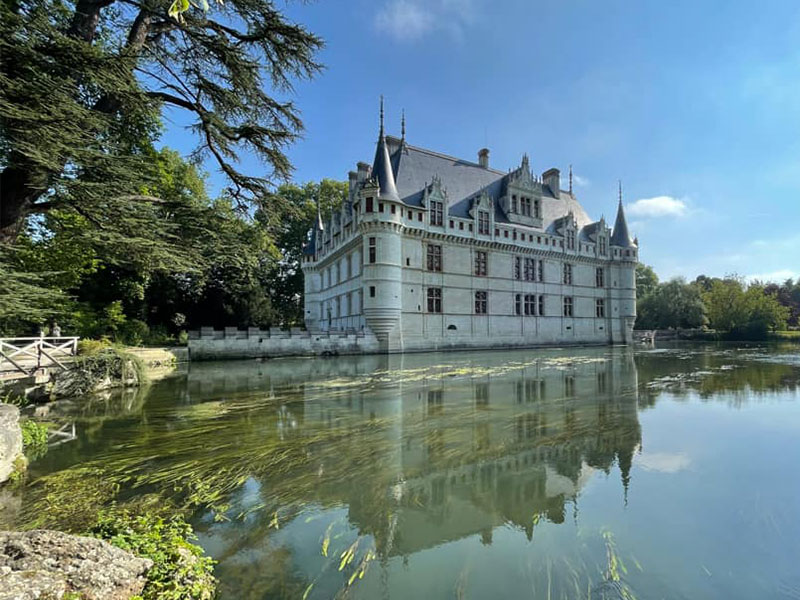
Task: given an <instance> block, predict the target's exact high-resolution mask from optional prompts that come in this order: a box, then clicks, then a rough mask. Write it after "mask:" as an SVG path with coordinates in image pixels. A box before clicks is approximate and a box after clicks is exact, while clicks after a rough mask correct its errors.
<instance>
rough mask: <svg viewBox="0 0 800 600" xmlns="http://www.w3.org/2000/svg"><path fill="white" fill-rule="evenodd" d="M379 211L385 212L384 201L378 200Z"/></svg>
mask: <svg viewBox="0 0 800 600" xmlns="http://www.w3.org/2000/svg"><path fill="white" fill-rule="evenodd" d="M378 212H383V202H378Z"/></svg>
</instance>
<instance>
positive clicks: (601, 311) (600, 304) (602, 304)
mask: <svg viewBox="0 0 800 600" xmlns="http://www.w3.org/2000/svg"><path fill="white" fill-rule="evenodd" d="M594 314H595V316H596V317H599V318H603V317H605V316H606V301H605V300H604V299H603V298H598V299H597V300H595V304H594Z"/></svg>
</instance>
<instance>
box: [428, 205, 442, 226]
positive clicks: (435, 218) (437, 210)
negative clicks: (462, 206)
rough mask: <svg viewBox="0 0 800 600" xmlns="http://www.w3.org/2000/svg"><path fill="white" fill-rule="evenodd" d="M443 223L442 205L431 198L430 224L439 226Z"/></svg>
mask: <svg viewBox="0 0 800 600" xmlns="http://www.w3.org/2000/svg"><path fill="white" fill-rule="evenodd" d="M442 223H444V205H443V203H441V202H439V201H438V200H431V225H437V226H441V225H442Z"/></svg>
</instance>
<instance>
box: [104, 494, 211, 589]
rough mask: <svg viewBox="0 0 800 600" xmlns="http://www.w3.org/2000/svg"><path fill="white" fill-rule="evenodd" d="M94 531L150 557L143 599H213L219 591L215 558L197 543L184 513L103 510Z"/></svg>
mask: <svg viewBox="0 0 800 600" xmlns="http://www.w3.org/2000/svg"><path fill="white" fill-rule="evenodd" d="M90 533H91V535H93V536H95V537H98V538H100V539H103V540H106V541H108V542H109V543H111V544H113V545H114V546H117V547H118V548H122V549H123V550H127V551H129V552H132V553H133V554H135V555H137V556H141V557H143V558H149V559H150V560H152V561H153V566H152V567H151V568H150V570H149V571H148V572H147V582H146V583H145V587H144V589H143V590H142V594H141V597H142V599H143V600H211V599H212V598H213V597H214V594H215V588H216V580H215V579H214V576H213V568H214V561H213V560H212V559H210V558H208V557H207V556H205V554H204V553H203V550H202V548H200V547H199V546H197V545H196V544H193V543H192V542H191V541H190V540H194V539H196V538H195V535H194V532H193V531H192V528H191V526H190V525H189V524H187V523H186V521H184V520H183V518H182V517H180V516H177V515H174V516H172V517H169V518H163V517H161V516H157V515H153V514H150V513H145V514H141V515H132V514H130V513H129V512H128V511H126V510H122V511H118V510H114V509H113V508H112V509H109V510H104V511H102V512H101V513H100V515H99V517H98V519H97V524H96V525H95V526H94V527H93V528H92V529H91V532H90Z"/></svg>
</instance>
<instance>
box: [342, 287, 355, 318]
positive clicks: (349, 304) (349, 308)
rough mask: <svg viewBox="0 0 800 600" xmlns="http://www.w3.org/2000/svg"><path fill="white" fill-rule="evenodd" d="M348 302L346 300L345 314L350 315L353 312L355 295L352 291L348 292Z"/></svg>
mask: <svg viewBox="0 0 800 600" xmlns="http://www.w3.org/2000/svg"><path fill="white" fill-rule="evenodd" d="M346 298H347V302H345V305H344V306H345V310H346V311H347V312H346V313H345V316H349V315H352V314H353V295H352V294H351V293H350V292H347V296H346Z"/></svg>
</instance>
